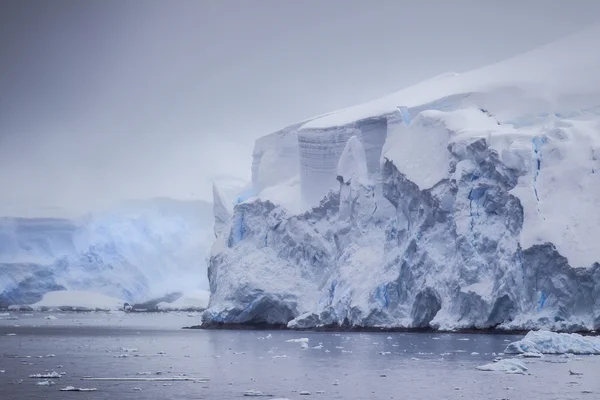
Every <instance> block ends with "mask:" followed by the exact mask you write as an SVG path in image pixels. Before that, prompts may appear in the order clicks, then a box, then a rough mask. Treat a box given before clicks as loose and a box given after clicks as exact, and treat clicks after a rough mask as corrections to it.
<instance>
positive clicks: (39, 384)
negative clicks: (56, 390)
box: [36, 380, 54, 386]
mask: <svg viewBox="0 0 600 400" xmlns="http://www.w3.org/2000/svg"><path fill="white" fill-rule="evenodd" d="M36 385H37V386H51V385H54V381H51V380H47V381H41V382H38V383H36Z"/></svg>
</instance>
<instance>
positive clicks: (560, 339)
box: [504, 331, 600, 355]
mask: <svg viewBox="0 0 600 400" xmlns="http://www.w3.org/2000/svg"><path fill="white" fill-rule="evenodd" d="M504 352H505V353H506V354H523V355H532V354H534V355H535V354H600V338H599V337H595V336H582V335H580V334H577V333H556V332H548V331H531V332H529V333H527V335H526V336H525V337H524V338H523V339H521V340H518V341H516V342H512V343H510V344H509V345H508V346H507V347H506V350H504Z"/></svg>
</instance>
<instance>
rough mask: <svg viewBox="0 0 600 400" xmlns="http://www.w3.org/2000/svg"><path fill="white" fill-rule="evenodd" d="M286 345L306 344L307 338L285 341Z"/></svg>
mask: <svg viewBox="0 0 600 400" xmlns="http://www.w3.org/2000/svg"><path fill="white" fill-rule="evenodd" d="M286 342H287V343H308V338H305V337H304V338H300V339H289V340H286Z"/></svg>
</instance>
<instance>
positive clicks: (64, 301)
mask: <svg viewBox="0 0 600 400" xmlns="http://www.w3.org/2000/svg"><path fill="white" fill-rule="evenodd" d="M124 304H125V302H124V301H123V300H121V299H117V298H114V297H110V296H105V295H103V294H100V293H94V292H90V291H82V290H58V291H55V292H48V293H46V294H44V296H43V297H42V299H41V300H40V301H38V302H37V303H35V304H32V305H31V307H32V308H34V309H39V310H43V309H54V308H73V309H82V310H122V309H123V305H124ZM46 319H56V317H55V316H53V315H48V316H46Z"/></svg>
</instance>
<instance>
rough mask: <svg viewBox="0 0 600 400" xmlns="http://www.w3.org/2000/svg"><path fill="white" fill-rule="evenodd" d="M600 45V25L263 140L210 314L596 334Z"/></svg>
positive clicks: (290, 321) (232, 223)
mask: <svg viewBox="0 0 600 400" xmlns="http://www.w3.org/2000/svg"><path fill="white" fill-rule="evenodd" d="M598 43H600V27H596V28H592V29H589V30H587V31H583V32H580V33H578V34H575V35H572V36H570V37H567V38H565V39H562V40H559V41H557V42H554V43H551V44H548V45H546V46H543V47H541V48H538V49H535V50H533V51H531V52H529V53H525V54H522V55H519V56H517V57H514V58H512V59H509V60H506V61H503V62H500V63H498V64H494V65H491V66H488V67H484V68H480V69H477V70H473V71H470V72H467V73H464V74H445V75H442V76H438V77H436V78H433V79H431V80H428V81H425V82H423V83H420V84H418V85H415V86H413V87H409V88H407V89H405V90H402V91H400V92H397V93H394V94H392V95H389V96H387V97H384V98H382V99H378V100H375V101H373V102H370V103H366V104H362V105H359V106H355V107H351V108H348V109H345V110H341V111H337V112H333V113H330V114H328V115H324V116H321V117H317V118H314V119H312V120H310V121H305V122H304V123H301V124H296V125H293V126H291V127H289V128H286V129H284V130H283V131H280V132H278V133H275V134H272V135H270V136H267V137H265V138H263V139H260V140H259V141H257V149H258V151H257V150H255V164H253V181H254V183H255V185H256V187H255V189H256V196H254V197H250V198H248V199H246V200H244V201H242V202H240V203H239V204H237V205H236V206H235V207H234V209H233V210H232V215H231V218H229V219H228V220H227V221H226V222H220V224H221V225H220V228H219V231H220V232H221V233H220V234H219V235H217V239H216V241H215V243H214V245H213V248H212V250H211V256H210V262H209V268H208V277H209V282H210V288H211V298H210V306H209V309H208V310H207V311H206V312H205V314H204V322H205V323H206V324H221V323H223V324H262V323H268V324H279V325H287V326H288V327H291V328H314V327H321V326H346V327H348V326H359V327H367V326H368V327H385V328H392V327H396V328H434V329H460V328H480V329H483V328H503V329H534V328H548V329H553V330H565V331H571V330H591V329H599V328H600V265H599V264H598V262H599V261H600V247H599V246H598V245H597V243H596V241H597V238H598V237H600V214H599V213H598V212H597V210H598V208H599V206H600V177H599V176H600V175H599V174H598V170H599V169H600V74H598V73H597V71H599V70H600V53H599V52H598V51H596V50H595V49H596V47H597V44H598ZM275 138H279V139H275ZM294 139H295V142H294ZM277 141H279V142H281V145H277V144H276V143H277ZM271 146H274V147H271ZM296 150H297V153H296ZM257 154H262V157H265V155H267V154H270V156H268V160H270V161H269V164H268V165H270V167H269V168H266V167H264V165H267V164H264V165H263V163H262V158H261V161H260V163H258V164H259V166H258V167H256V164H257V156H256V155H257ZM271 168H273V169H275V170H277V171H276V172H275V171H272V170H271ZM284 172H285V173H284ZM283 182H292V183H283ZM257 183H260V184H257ZM282 192H286V193H287V194H286V195H285V196H283V195H281V193H282ZM292 194H295V196H294V195H292ZM294 198H296V199H298V198H300V199H302V207H296V206H297V204H292V202H288V201H290V200H291V199H294ZM282 199H283V200H285V201H283V200H282Z"/></svg>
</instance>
